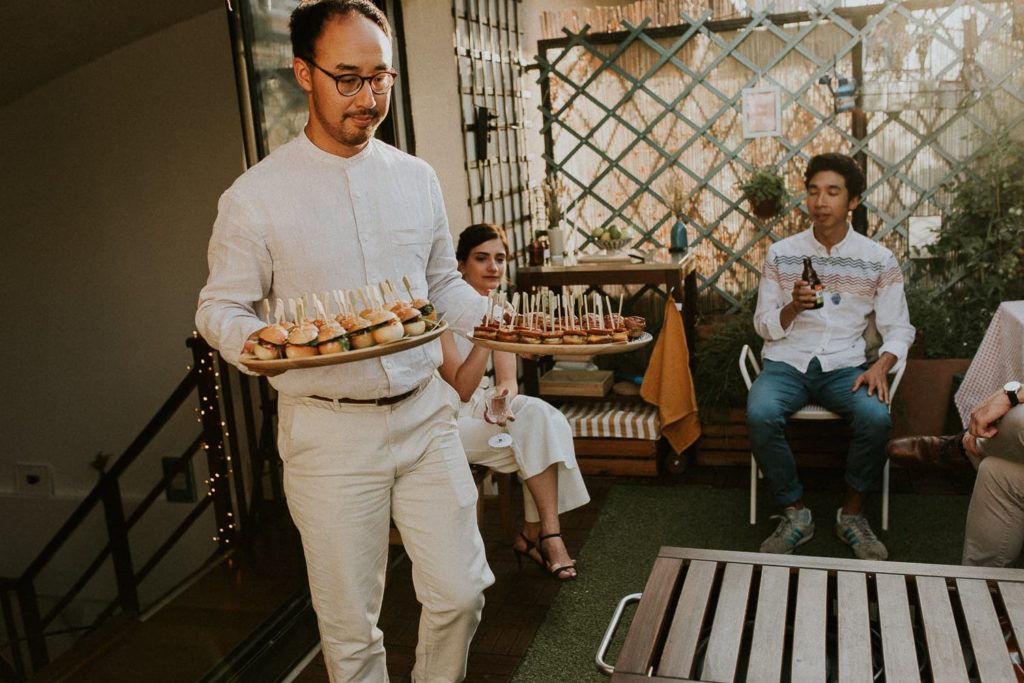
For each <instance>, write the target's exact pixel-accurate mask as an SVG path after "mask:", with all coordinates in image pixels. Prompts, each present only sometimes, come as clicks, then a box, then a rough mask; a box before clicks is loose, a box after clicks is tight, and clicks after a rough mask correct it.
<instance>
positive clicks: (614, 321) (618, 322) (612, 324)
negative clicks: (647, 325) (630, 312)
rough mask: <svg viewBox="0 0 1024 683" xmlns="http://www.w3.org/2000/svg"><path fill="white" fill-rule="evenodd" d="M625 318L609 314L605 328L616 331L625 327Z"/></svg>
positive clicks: (616, 314) (606, 317)
mask: <svg viewBox="0 0 1024 683" xmlns="http://www.w3.org/2000/svg"><path fill="white" fill-rule="evenodd" d="M623 320H624V318H623V317H622V316H621V315H619V314H618V313H609V314H608V315H606V316H605V317H604V326H605V327H607V328H609V329H612V330H614V329H615V328H617V327H623V326H624V325H625V323H624V322H623Z"/></svg>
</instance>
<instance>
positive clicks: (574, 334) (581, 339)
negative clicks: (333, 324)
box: [562, 327, 587, 344]
mask: <svg viewBox="0 0 1024 683" xmlns="http://www.w3.org/2000/svg"><path fill="white" fill-rule="evenodd" d="M562 343H563V344H586V343H587V333H586V332H584V331H583V330H581V329H579V328H578V327H571V328H569V329H567V330H565V331H563V332H562Z"/></svg>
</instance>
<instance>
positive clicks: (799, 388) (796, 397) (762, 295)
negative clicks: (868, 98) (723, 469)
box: [747, 154, 914, 560]
mask: <svg viewBox="0 0 1024 683" xmlns="http://www.w3.org/2000/svg"><path fill="white" fill-rule="evenodd" d="M804 182H805V183H806V187H807V210H808V213H809V214H810V217H811V220H812V227H811V229H809V230H806V231H804V232H801V233H799V234H796V235H793V236H792V237H788V238H786V239H784V240H781V241H779V242H777V243H775V244H773V245H772V246H771V247H770V248H769V249H768V255H767V257H766V258H765V264H764V268H763V269H762V271H761V283H760V287H759V289H758V300H757V310H756V311H755V312H754V327H755V328H756V329H757V333H758V334H759V335H761V336H762V337H763V338H764V340H765V343H764V350H763V351H762V356H763V358H764V370H763V371H762V372H761V374H760V375H759V376H758V378H757V381H755V382H754V385H753V386H752V387H751V388H750V394H749V395H748V397H747V429H748V431H749V433H750V442H751V449H752V450H753V453H754V457H755V458H756V459H757V464H758V466H759V467H760V468H761V471H762V472H764V475H765V478H766V479H767V481H768V485H769V487H770V488H771V491H772V495H773V496H774V497H775V500H776V502H777V503H779V504H780V505H782V506H783V507H784V515H783V516H782V518H781V519H782V521H781V523H780V524H779V526H778V528H776V529H775V531H774V533H772V535H771V536H769V537H768V539H767V540H765V542H764V543H762V544H761V552H765V553H787V554H788V553H791V552H793V549H794V548H796V547H797V546H798V545H802V544H803V543H806V542H807V541H808V540H810V538H811V536H813V535H814V521H813V519H812V517H811V511H810V509H808V508H806V507H804V504H803V500H802V499H803V488H802V487H801V485H800V480H799V478H798V477H797V472H796V466H795V464H794V461H793V452H792V451H791V450H790V448H789V444H788V443H787V442H786V437H785V434H784V433H783V428H784V427H785V424H786V418H788V417H789V416H790V415H792V414H793V413H794V412H796V411H797V410H799V409H800V408H802V407H803V406H805V405H806V404H807V403H811V402H813V403H817V404H819V405H821V406H823V407H825V408H827V409H828V410H831V411H832V412H834V413H837V414H839V415H841V416H843V417H844V418H845V419H846V420H847V421H848V422H849V423H850V426H851V428H852V431H853V441H852V443H851V444H850V451H849V455H848V456H847V459H846V496H845V499H844V501H843V505H842V507H841V508H839V509H838V511H837V513H836V527H835V528H836V533H837V534H838V535H839V538H841V539H842V540H843V541H844V542H846V543H848V544H849V545H851V546H852V547H853V551H854V554H856V556H857V557H859V558H862V559H872V560H884V559H885V558H886V557H887V556H888V553H887V551H886V549H885V546H884V545H883V544H882V543H881V541H879V540H878V539H877V538H876V537H875V534H874V533H873V532H872V531H871V527H870V526H868V523H867V520H866V519H865V518H864V516H863V515H862V514H861V512H862V509H863V507H864V499H865V496H866V494H867V492H868V491H870V490H871V489H872V488H874V487H876V486H877V484H878V481H879V480H880V479H881V475H882V470H883V468H884V466H885V444H886V441H888V438H889V429H890V426H891V422H890V419H889V411H888V408H887V404H888V403H889V381H888V373H889V372H890V371H891V370H893V368H894V367H895V366H896V365H897V364H898V363H902V362H904V360H905V359H906V355H907V349H908V348H909V347H910V344H911V343H912V342H913V341H914V328H913V326H912V325H911V324H910V317H909V314H908V312H907V301H906V298H905V297H904V295H903V273H902V272H901V271H900V266H899V264H898V263H897V262H896V259H895V258H894V257H893V255H892V252H890V251H889V250H888V249H886V248H885V247H883V246H882V245H880V244H878V243H877V242H874V241H873V240H871V239H869V238H867V237H864V236H863V235H860V234H858V233H856V232H854V231H853V230H852V229H851V226H850V223H849V215H850V212H851V211H852V210H853V209H854V208H856V206H857V204H858V203H859V202H860V195H861V193H862V192H863V191H864V187H865V179H864V174H863V172H862V171H861V169H860V167H858V166H857V163H856V162H855V161H854V160H853V159H852V158H850V157H848V156H845V155H842V154H820V155H818V156H815V157H813V158H812V159H811V160H810V162H809V163H808V165H807V170H806V171H805V173H804ZM806 259H810V261H811V265H812V266H813V271H814V272H815V273H817V276H818V277H819V278H820V280H821V283H822V285H823V286H824V291H823V292H821V293H817V292H815V291H814V290H812V289H811V287H810V286H809V282H808V280H807V278H806V277H805V275H804V273H803V262H804V261H805V260H806ZM811 279H813V275H812V277H811ZM822 295H823V296H822ZM819 297H820V299H819ZM822 299H823V303H817V301H821V300H822ZM816 300H817V301H816ZM872 312H873V313H874V314H875V322H876V324H877V326H878V331H879V333H880V334H881V336H882V342H883V343H882V346H881V348H880V349H879V356H878V360H877V361H875V362H874V363H873V364H871V365H870V366H869V364H868V362H867V358H866V356H865V343H864V330H865V329H866V328H867V326H868V319H869V316H870V315H871V313H872Z"/></svg>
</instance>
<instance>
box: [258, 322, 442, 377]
mask: <svg viewBox="0 0 1024 683" xmlns="http://www.w3.org/2000/svg"><path fill="white" fill-rule="evenodd" d="M428 324H429V321H428ZM447 329H448V323H446V322H444V321H443V320H442V321H440V322H438V323H436V324H435V325H434V327H433V328H432V329H430V330H428V331H426V332H424V333H423V334H421V335H419V336H418V337H402V338H401V339H399V340H398V341H393V342H391V343H390V344H378V345H376V346H370V347H368V348H365V349H352V350H350V351H339V352H338V353H325V354H324V355H322V356H310V357H309V358H281V359H278V360H259V359H258V358H256V357H254V356H242V358H241V359H240V360H241V361H242V363H243V364H244V365H245V367H247V368H249V369H251V370H297V369H301V368H320V367H324V366H325V365H340V364H342V363H353V362H355V361H357V360H366V359H367V358H380V357H381V356H390V355H391V354H393V353H399V352H400V351H408V350H409V349H414V348H416V347H417V346H422V345H423V344H426V343H427V342H430V341H433V340H435V339H437V338H438V337H440V336H441V334H442V333H443V332H444V331H445V330H447Z"/></svg>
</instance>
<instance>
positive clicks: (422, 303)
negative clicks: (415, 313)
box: [412, 299, 437, 322]
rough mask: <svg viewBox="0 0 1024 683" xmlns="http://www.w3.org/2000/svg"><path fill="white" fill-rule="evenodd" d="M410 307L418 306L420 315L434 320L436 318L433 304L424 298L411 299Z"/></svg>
mask: <svg viewBox="0 0 1024 683" xmlns="http://www.w3.org/2000/svg"><path fill="white" fill-rule="evenodd" d="M412 307H413V308H418V309H419V311H420V315H421V316H423V317H424V318H425V319H427V320H429V321H431V322H434V321H436V320H437V311H436V310H435V309H434V304H432V303H430V302H429V301H427V300H426V299H413V300H412Z"/></svg>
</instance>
